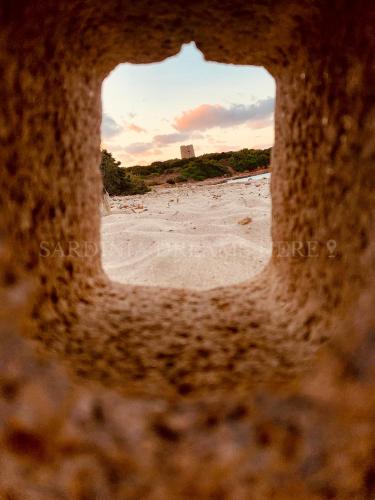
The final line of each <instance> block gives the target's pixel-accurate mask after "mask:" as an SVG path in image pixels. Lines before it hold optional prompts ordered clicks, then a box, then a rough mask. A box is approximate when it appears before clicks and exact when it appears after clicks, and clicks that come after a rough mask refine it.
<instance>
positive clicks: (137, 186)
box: [100, 149, 150, 196]
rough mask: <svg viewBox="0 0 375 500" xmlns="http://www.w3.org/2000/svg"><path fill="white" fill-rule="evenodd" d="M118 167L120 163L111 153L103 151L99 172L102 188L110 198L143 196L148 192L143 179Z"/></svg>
mask: <svg viewBox="0 0 375 500" xmlns="http://www.w3.org/2000/svg"><path fill="white" fill-rule="evenodd" d="M120 165H121V162H119V161H116V160H115V159H114V158H113V156H112V154H111V153H109V152H108V151H107V150H106V149H103V151H102V158H101V162H100V171H101V174H102V179H103V186H104V188H105V189H106V190H107V191H108V193H109V194H110V195H111V196H122V195H132V194H144V193H147V192H148V191H150V189H149V188H148V187H147V185H146V184H145V182H144V180H143V179H141V178H140V177H137V176H136V175H132V174H129V173H128V172H127V171H126V169H125V168H123V167H120Z"/></svg>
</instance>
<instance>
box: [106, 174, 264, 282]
mask: <svg viewBox="0 0 375 500" xmlns="http://www.w3.org/2000/svg"><path fill="white" fill-rule="evenodd" d="M111 207H112V215H109V216H107V217H103V218H102V252H103V256H102V260H103V266H104V269H105V271H106V273H107V274H108V276H109V277H110V278H111V279H112V280H114V281H118V282H122V283H129V284H137V285H158V286H168V287H175V288H191V289H197V290H204V289H209V288H214V287H217V286H225V285H231V284H234V283H240V282H241V281H244V280H247V279H249V278H251V277H252V276H254V275H255V274H256V273H258V272H259V271H260V270H261V269H262V268H263V266H264V265H265V264H266V262H267V261H268V259H269V257H270V254H271V236H270V219H271V213H270V212H271V197H270V193H269V179H263V180H256V181H255V180H252V181H249V182H248V183H233V184H216V185H197V184H194V185H183V186H179V187H173V188H155V189H154V191H152V192H151V193H148V194H146V195H143V196H132V197H115V198H112V200H111ZM246 217H250V218H251V219H252V220H251V222H249V223H248V224H244V225H241V224H239V223H238V222H239V221H241V220H242V219H244V218H246Z"/></svg>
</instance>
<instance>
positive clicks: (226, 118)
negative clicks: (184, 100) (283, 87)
mask: <svg viewBox="0 0 375 500" xmlns="http://www.w3.org/2000/svg"><path fill="white" fill-rule="evenodd" d="M274 105H275V100H274V98H273V97H269V98H267V99H262V100H260V101H257V102H255V103H254V104H249V105H245V104H232V105H231V106H229V107H224V106H222V105H220V104H214V105H213V104H201V105H200V106H198V107H196V108H194V109H191V110H189V111H185V112H183V113H182V115H180V116H178V117H177V118H176V119H175V122H174V128H175V129H176V130H178V131H179V132H187V131H193V130H207V129H210V128H213V127H221V128H226V127H233V126H235V125H240V124H242V123H248V124H249V126H251V124H252V123H253V124H254V125H255V126H257V124H259V123H260V122H264V121H266V120H267V121H269V122H270V123H271V119H272V116H273V111H274Z"/></svg>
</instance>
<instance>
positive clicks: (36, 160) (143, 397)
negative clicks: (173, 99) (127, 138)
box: [0, 0, 375, 500]
mask: <svg viewBox="0 0 375 500" xmlns="http://www.w3.org/2000/svg"><path fill="white" fill-rule="evenodd" d="M208 20H209V22H208ZM0 26H1V32H0V33H1V34H0V49H1V50H0V68H1V74H2V79H1V81H0V102H1V107H2V113H1V115H0V155H1V160H2V168H3V171H2V175H1V177H0V189H1V193H2V196H1V198H0V213H1V220H0V346H1V353H0V376H1V377H0V378H1V384H0V385H1V399H0V442H1V451H0V492H1V496H3V497H5V498H25V492H27V494H28V496H29V498H32V499H34V498H35V499H39V498H42V499H44V498H69V499H70V498H104V499H106V498H111V499H112V498H155V499H159V498H236V499H241V498H244V499H247V498H249V495H251V498H254V499H258V498H259V499H263V498H281V499H283V498H285V499H287V498H288V499H289V498H291V497H292V496H294V497H296V498H306V499H309V498H311V499H317V498H340V499H341V498H343V499H345V498H351V499H353V498H355V499H361V500H362V499H364V498H366V499H367V498H372V497H374V496H375V468H374V450H375V439H374V434H373V428H372V424H373V421H374V417H375V405H374V398H373V393H374V375H375V373H374V358H375V340H374V328H375V319H374V316H375V315H374V310H373V300H374V296H375V236H374V235H375V231H374V192H375V190H374V187H375V186H374V184H375V173H374V168H375V166H374V156H375V142H374V140H373V137H374V132H375V130H374V129H375V125H374V124H375V104H374V103H375V98H374V91H373V89H374V88H375V70H374V53H375V34H374V26H375V12H374V6H373V2H370V1H366V0H363V1H358V2H347V1H344V0H337V1H335V2H323V1H321V2H319V1H299V2H295V1H292V0H290V1H288V0H286V1H284V2H278V3H276V2H271V1H267V0H259V1H253V2H249V3H248V4H244V3H243V2H239V1H234V2H233V1H232V2H220V3H218V2H213V1H212V0H203V1H202V2H191V3H190V4H188V5H187V4H186V2H180V1H177V2H174V3H173V4H172V3H170V2H165V1H161V2H152V1H151V2H147V1H143V0H141V1H139V2H137V3H136V4H134V3H130V2H127V1H120V0H118V1H116V2H115V1H109V2H96V1H92V2H89V1H87V0H71V1H68V2H64V3H61V4H56V2H52V1H48V0H45V1H38V0H37V1H34V2H31V1H29V0H15V1H14V2H12V3H9V2H4V3H2V4H1V5H0ZM190 40H195V41H196V43H197V45H198V47H199V48H200V49H201V50H202V52H203V53H204V54H205V56H206V58H207V59H209V60H216V61H220V62H227V63H235V64H257V65H263V66H265V67H266V68H267V69H268V70H269V71H270V72H271V73H272V75H273V76H274V77H275V79H276V82H277V109H276V118H275V120H276V137H275V147H274V151H273V159H272V168H273V175H272V201H273V217H272V236H273V244H274V252H273V257H272V259H271V262H270V263H269V265H268V266H267V268H266V269H265V271H264V272H263V273H261V274H260V275H259V276H257V277H256V278H255V279H254V280H252V281H251V282H248V283H244V284H242V285H237V286H233V287H228V288H220V289H215V290H213V291H209V292H192V291H189V290H184V291H175V290H172V289H164V290H162V289H155V288H147V287H134V286H132V287H131V286H123V285H119V284H115V283H111V282H110V281H109V280H108V279H107V278H106V277H105V275H104V274H103V272H102V269H101V265H100V252H99V251H93V250H96V249H99V246H100V245H99V225H100V215H99V201H100V192H101V188H100V177H99V170H98V167H97V165H98V162H99V145H100V114H101V110H100V90H101V82H102V80H103V78H104V77H105V76H106V75H107V74H108V73H109V72H110V71H111V70H112V69H113V68H114V67H115V66H116V65H117V64H119V63H121V62H126V61H127V62H135V63H148V62H154V61H160V60H162V59H164V58H165V57H167V56H170V55H172V54H175V53H177V52H178V51H179V49H180V46H181V43H184V42H187V41H190ZM332 240H333V241H334V242H335V243H334V246H330V245H329V244H328V242H330V241H332ZM312 242H313V243H312ZM311 245H313V247H311ZM25 337H26V338H25ZM327 341H328V342H327ZM323 344H324V346H323V347H322V345H323ZM318 351H319V352H318ZM93 477H95V482H94V481H93Z"/></svg>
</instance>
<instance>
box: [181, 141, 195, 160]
mask: <svg viewBox="0 0 375 500" xmlns="http://www.w3.org/2000/svg"><path fill="white" fill-rule="evenodd" d="M180 150H181V158H182V159H183V160H184V159H186V158H195V153H194V146H193V145H192V144H189V145H188V146H180Z"/></svg>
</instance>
